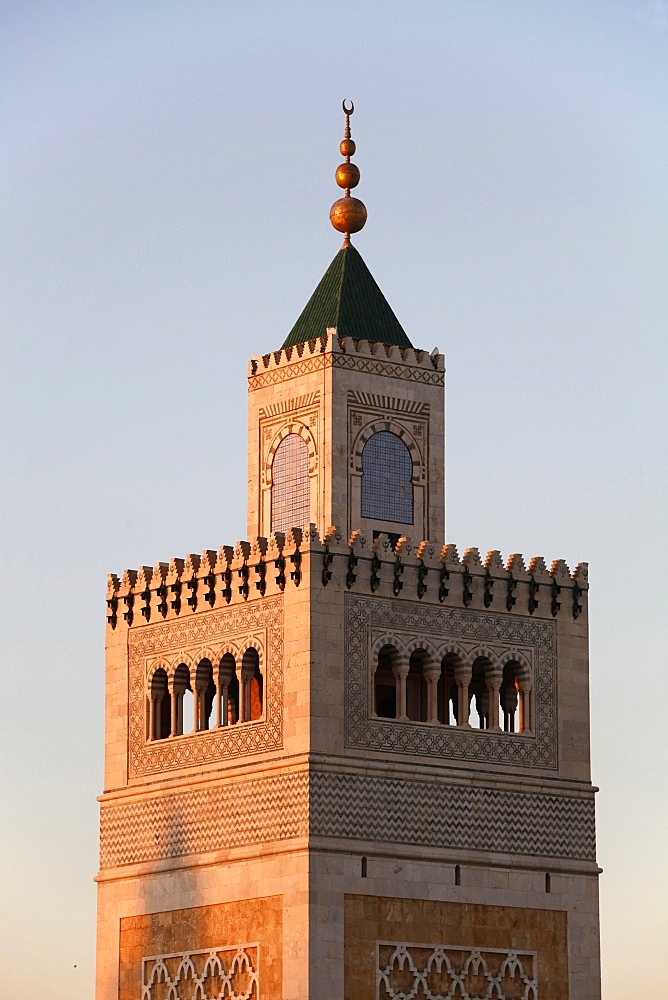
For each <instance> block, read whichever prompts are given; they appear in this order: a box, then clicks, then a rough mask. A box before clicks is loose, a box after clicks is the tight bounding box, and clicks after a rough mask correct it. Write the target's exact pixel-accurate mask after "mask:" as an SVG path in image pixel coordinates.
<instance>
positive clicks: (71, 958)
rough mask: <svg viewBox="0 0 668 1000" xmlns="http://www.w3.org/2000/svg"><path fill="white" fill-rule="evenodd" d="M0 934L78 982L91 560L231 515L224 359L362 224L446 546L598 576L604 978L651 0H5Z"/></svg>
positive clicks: (638, 804)
mask: <svg viewBox="0 0 668 1000" xmlns="http://www.w3.org/2000/svg"><path fill="white" fill-rule="evenodd" d="M0 31H1V34H2V52H3V56H2V60H1V68H0V73H1V77H2V79H1V86H2V93H3V112H2V118H3V120H2V126H1V127H2V156H3V161H4V162H3V170H2V176H3V195H4V199H3V200H4V210H3V216H4V217H3V221H2V258H3V267H2V271H3V273H2V282H3V289H2V331H3V341H4V345H3V355H2V365H1V367H2V401H3V428H4V430H3V471H2V480H1V481H2V488H3V489H2V493H3V496H2V504H3V514H4V516H3V542H2V573H1V574H0V578H1V581H2V592H1V596H0V611H1V615H2V671H3V681H2V690H3V695H4V703H5V708H4V710H3V713H2V715H3V719H4V724H3V729H2V757H3V797H2V802H3V810H2V814H3V816H2V833H1V836H2V849H1V854H0V856H1V858H2V862H1V863H2V876H1V880H2V910H3V913H2V916H3V925H2V941H3V956H4V957H3V969H4V971H3V977H2V980H3V989H5V990H6V991H7V993H6V995H7V996H14V995H17V996H18V995H21V996H23V995H26V996H27V995H28V994H30V995H32V994H33V993H34V994H35V995H38V994H39V996H40V998H41V1000H89V998H90V997H91V996H92V982H93V967H94V929H95V889H94V884H93V881H92V879H93V876H94V875H95V872H96V867H97V835H98V827H97V823H98V820H97V808H98V807H97V803H96V801H95V796H96V795H97V794H98V793H99V792H100V791H101V789H102V726H103V697H104V692H103V653H104V650H103V645H104V619H105V607H104V592H105V584H106V573H107V572H108V571H115V572H119V573H122V571H123V569H124V568H125V567H126V566H130V567H136V566H138V565H141V564H149V565H151V564H153V563H154V562H156V561H157V560H158V559H163V560H167V559H169V558H170V557H172V556H174V555H180V556H183V555H185V554H187V553H188V552H201V551H202V549H204V548H205V547H206V548H217V547H218V546H219V545H220V544H222V543H225V544H230V543H232V544H233V543H234V542H235V541H236V540H237V539H239V538H243V537H244V534H245V484H246V478H245V476H246V473H245V463H246V436H245V421H246V418H245V410H246V380H245V374H246V361H247V359H248V358H249V357H250V355H251V354H252V353H264V352H267V351H270V350H273V349H276V348H277V347H279V346H280V344H281V343H282V341H283V339H284V337H285V336H286V334H287V332H288V331H289V330H290V328H291V327H292V324H293V323H294V321H295V319H296V318H297V316H298V314H299V312H300V311H301V309H302V307H303V305H304V304H305V302H306V300H307V299H308V297H309V295H310V294H311V292H312V290H313V288H314V287H315V285H316V284H317V282H318V280H319V279H320V277H321V275H322V273H323V272H324V271H325V269H326V267H327V265H328V264H329V262H330V260H331V259H332V257H333V256H334V254H335V253H336V251H337V249H338V247H339V245H340V237H339V235H338V234H336V233H335V232H334V231H333V230H332V229H331V227H330V225H329V221H328V212H329V207H330V205H331V203H332V202H333V201H334V199H335V198H336V197H337V196H338V189H337V188H336V185H335V183H334V170H335V168H336V166H337V164H338V162H339V154H338V143H339V140H340V138H341V134H342V128H343V115H342V113H341V110H340V104H341V99H342V98H343V97H346V98H352V99H353V100H354V101H355V105H356V111H355V115H354V118H353V134H354V137H355V139H356V141H357V145H358V152H357V156H356V162H357V164H358V165H359V167H360V169H361V173H362V181H361V184H360V187H359V189H358V191H359V195H360V197H361V198H363V200H364V201H365V202H366V204H367V207H368V211H369V222H368V224H367V226H366V229H365V230H364V231H363V232H362V233H361V234H360V235H359V236H358V237H357V238H356V241H355V242H356V246H357V247H358V249H359V250H360V252H361V253H362V255H363V256H364V258H365V260H366V262H367V264H368V265H369V267H370V269H371V271H372V273H373V274H374V276H375V278H376V280H377V281H378V283H379V284H380V286H381V288H382V289H383V291H384V292H385V294H386V296H387V298H388V300H389V302H390V303H391V305H392V306H393V308H394V310H395V312H396V314H397V316H398V318H399V320H400V322H401V323H402V325H403V326H404V328H405V329H406V331H407V333H408V335H409V336H410V338H411V340H412V341H413V343H415V344H416V345H418V346H420V347H424V348H427V349H429V350H431V349H432V348H433V347H434V346H435V345H438V347H439V348H440V349H441V350H442V351H444V352H445V354H446V358H447V365H448V390H447V427H448V432H447V517H448V538H447V540H448V541H449V542H455V543H456V544H457V545H458V546H459V548H460V551H463V549H465V548H466V547H468V546H470V545H477V546H478V547H479V548H480V549H481V551H483V552H485V551H486V550H487V549H491V548H498V549H501V551H502V553H503V554H504V556H507V555H508V554H509V553H510V552H515V551H517V552H523V553H524V554H525V556H527V557H530V556H532V555H537V554H541V555H543V556H544V557H545V558H546V560H547V561H548V562H549V561H551V560H552V559H554V558H565V559H566V560H567V562H568V563H569V564H570V565H571V566H574V565H575V564H576V563H577V562H578V561H580V560H587V561H589V563H590V582H591V605H590V608H591V610H590V619H591V694H592V761H593V779H594V781H595V783H596V784H598V785H600V786H601V792H600V795H599V796H598V844H599V861H600V864H601V865H602V867H603V868H604V875H603V876H602V879H601V906H602V941H603V977H604V980H603V981H604V997H605V1000H640V998H643V1000H644V998H645V997H647V996H650V995H651V996H657V997H658V996H659V993H660V992H661V989H662V987H661V986H659V993H657V992H656V990H657V978H656V977H657V976H658V975H659V969H660V968H661V958H662V956H663V954H664V953H665V949H666V943H667V940H668V926H667V922H666V911H667V909H668V908H667V907H666V899H667V898H668V885H667V878H666V875H667V865H668V862H667V855H668V851H667V850H666V847H667V845H668V806H667V796H666V786H667V780H666V770H667V765H668V760H667V754H666V748H667V746H668V740H667V739H666V724H665V715H666V711H667V710H668V684H667V680H666V678H667V676H668V671H667V663H666V628H665V625H666V612H665V606H666V594H667V589H666V587H667V584H666V556H667V553H666V528H667V525H666V494H667V489H666V486H667V483H666V471H667V469H666V466H667V463H666V453H667V448H666V444H667V442H666V402H665V399H666V362H667V360H668V359H667V357H666V354H667V352H666V317H667V315H668V309H667V306H668V301H667V300H668V294H667V284H668V283H667V282H666V275H667V273H668V252H667V251H668V241H667V233H668V225H667V223H668V219H667V214H668V212H667V207H666V206H667V204H668V201H667V198H666V195H667V194H668V190H667V188H668V185H667V183H666V177H667V176H668V114H667V108H668V3H667V2H665V0H575V2H573V0H553V2H550V0H440V2H437V0H413V2H412V3H410V4H408V3H406V2H405V0H402V2H395V0H382V2H380V0H378V2H370V0H357V2H355V3H352V2H348V0H339V2H338V3H335V4H329V3H326V2H321V3H318V2H310V3H309V2H302V3H298V2H291V0H285V2H283V3H280V4H279V3H275V2H254V0H246V2H232V0H219V2H205V0H180V2H170V0H160V2H157V0H142V2H129V0H113V2H111V3H105V2H101V0H88V2H84V3H76V2H66V0H62V2H56V0H53V2H48V0H44V2H36V0H15V2H10V0H2V2H0Z"/></svg>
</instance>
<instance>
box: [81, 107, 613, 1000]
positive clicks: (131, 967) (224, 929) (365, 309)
mask: <svg viewBox="0 0 668 1000" xmlns="http://www.w3.org/2000/svg"><path fill="white" fill-rule="evenodd" d="M353 110H354V109H353V106H352V105H350V106H347V105H346V104H345V102H344V112H345V115H346V125H345V136H344V139H343V141H342V143H341V153H342V155H343V157H344V162H343V163H341V165H340V166H339V167H338V168H337V171H336V181H337V183H338V184H339V186H340V187H341V188H343V189H344V191H345V194H344V196H343V197H342V198H340V199H339V200H338V201H336V202H335V204H334V205H333V206H332V209H331V213H330V218H331V221H332V224H333V226H334V227H335V229H337V230H339V231H340V232H342V233H343V234H344V241H343V246H342V247H341V249H340V250H339V252H338V253H337V255H336V257H335V258H334V260H333V261H332V263H331V264H330V266H329V268H328V269H327V271H326V273H325V275H324V276H323V278H322V280H321V282H320V284H319V285H318V287H317V288H316V290H315V291H314V293H313V295H312V296H311V298H310V300H309V302H308V303H307V305H306V307H305V308H304V311H303V312H302V314H301V316H300V317H299V319H298V320H297V322H296V323H295V325H294V327H293V329H292V331H291V332H290V333H289V334H288V335H287V337H286V338H285V341H284V343H283V345H282V347H280V348H279V349H277V350H276V351H274V352H273V353H271V354H265V355H263V356H257V357H254V358H253V359H252V360H251V361H250V363H249V369H248V400H249V404H248V405H249V410H248V413H249V419H248V540H247V541H240V542H237V544H236V545H235V546H227V545H222V546H221V547H220V548H219V549H217V550H214V549H211V550H209V549H207V550H205V551H204V552H203V553H201V554H190V555H187V556H185V557H183V558H174V559H172V560H171V561H170V562H164V563H162V562H159V563H157V564H156V565H155V566H153V567H149V566H142V567H141V568H139V569H138V570H126V571H125V573H124V574H123V575H122V577H121V578H119V577H117V576H115V575H111V576H110V577H109V585H108V592H107V640H106V653H107V656H106V715H105V777H104V793H103V795H102V796H101V797H100V804H101V820H100V871H99V875H98V877H97V882H98V944H97V991H96V1000H186V998H187V1000H214V998H216V1000H223V998H225V1000H227V998H229V1000H241V998H244V1000H331V998H340V1000H344V998H345V1000H405V998H407V997H409V996H410V997H416V998H417V997H420V998H422V997H424V998H428V1000H445V998H446V997H447V998H449V997H453V998H454V997H456V998H457V1000H477V998H480V997H493V998H495V1000H504V998H507V1000H510V998H513V1000H516V998H523V1000H565V998H570V1000H599V998H600V968H599V944H598V939H599V918H598V874H599V869H598V867H597V865H596V855H595V846H596V845H595V827H594V793H595V791H596V789H595V788H594V787H593V786H592V784H591V778H590V765H589V695H588V668H589V663H588V623H587V592H588V583H587V566H586V564H585V563H580V564H579V565H578V566H577V568H576V569H575V570H574V572H572V573H571V572H570V570H569V568H568V567H567V566H566V564H565V563H564V561H563V560H555V561H554V562H552V563H551V565H550V567H549V568H548V566H547V564H546V563H545V562H544V560H543V559H542V558H541V557H534V558H533V559H531V560H527V561H525V560H524V559H523V557H522V556H521V555H519V554H513V555H511V556H510V557H509V558H508V559H507V561H506V562H504V561H503V560H502V558H501V556H500V553H499V552H498V551H492V552H488V553H487V555H486V556H484V557H481V554H480V553H479V552H478V551H477V549H474V548H469V549H466V550H465V551H464V552H463V553H462V554H461V555H460V553H459V552H458V550H457V548H456V547H455V545H453V544H447V543H446V541H445V498H444V497H445V494H444V481H445V469H444V451H445V444H444V377H445V374H444V373H445V366H444V358H443V355H441V354H440V353H438V351H436V350H434V351H432V352H431V353H428V352H427V351H424V350H421V349H419V348H417V347H414V346H413V344H412V342H411V340H409V338H408V336H407V334H406V332H405V331H404V329H403V327H402V326H401V324H400V323H399V321H398V319H397V318H396V316H395V315H394V313H393V311H392V309H391V307H390V306H389V304H388V302H387V300H386V299H385V297H384V295H383V293H382V292H381V291H380V289H379V287H378V285H377V284H376V282H375V280H374V279H373V277H372V275H371V273H370V272H369V270H368V268H367V266H366V264H365V263H364V261H363V260H362V258H361V256H360V254H359V253H358V251H357V250H356V249H355V247H354V246H353V245H352V243H351V241H350V236H351V234H354V233H356V232H358V231H359V230H360V229H361V228H362V227H363V225H364V224H365V222H366V208H365V207H364V205H363V203H362V202H361V201H360V200H359V199H357V198H355V197H352V196H351V190H352V189H354V188H355V187H356V186H357V184H358V182H359V179H360V173H359V169H358V168H357V166H356V165H355V164H354V163H353V162H352V159H351V157H353V156H354V154H355V143H354V141H353V139H352V136H351V129H350V116H351V114H352V112H353Z"/></svg>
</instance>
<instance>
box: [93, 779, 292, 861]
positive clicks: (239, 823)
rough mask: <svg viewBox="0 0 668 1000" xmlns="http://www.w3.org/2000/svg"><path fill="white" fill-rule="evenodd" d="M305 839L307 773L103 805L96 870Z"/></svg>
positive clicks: (237, 782)
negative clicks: (97, 868) (298, 838)
mask: <svg viewBox="0 0 668 1000" xmlns="http://www.w3.org/2000/svg"><path fill="white" fill-rule="evenodd" d="M307 835H308V774H307V772H306V771H296V772H288V773H285V774H280V775H277V776H276V777H272V778H258V779H256V780H252V781H233V782H224V783H221V784H215V785H207V786H205V787H203V788H195V789H190V790H188V791H183V792H173V793H171V794H167V793H164V792H163V793H162V794H161V795H155V796H152V797H150V798H148V799H140V800H132V801H130V802H121V803H118V804H116V803H113V802H111V803H104V804H103V805H102V808H101V811H100V866H101V867H102V868H115V867H116V866H117V865H127V864H134V863H136V862H144V861H157V860H161V859H165V858H177V857H183V856H184V855H188V854H200V853H205V852H207V851H220V850H224V849H226V848H230V847H241V846H246V845H248V844H259V843H269V842H271V841H276V840H287V839H290V838H293V837H306V836H307Z"/></svg>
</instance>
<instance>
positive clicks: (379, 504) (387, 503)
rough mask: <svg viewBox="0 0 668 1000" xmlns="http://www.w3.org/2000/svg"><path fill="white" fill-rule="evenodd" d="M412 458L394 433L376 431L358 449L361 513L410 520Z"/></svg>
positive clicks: (411, 506)
mask: <svg viewBox="0 0 668 1000" xmlns="http://www.w3.org/2000/svg"><path fill="white" fill-rule="evenodd" d="M412 478H413V460H412V458H411V453H410V451H409V450H408V448H407V447H406V445H405V444H404V442H403V441H402V440H401V438H400V437H397V435H396V434H392V432H391V431H378V433H377V434H374V435H372V437H370V438H369V440H368V441H367V442H366V444H365V445H364V449H363V451H362V517H369V518H373V519H374V520H377V521H396V522H398V523H399V524H412V523H413V483H412Z"/></svg>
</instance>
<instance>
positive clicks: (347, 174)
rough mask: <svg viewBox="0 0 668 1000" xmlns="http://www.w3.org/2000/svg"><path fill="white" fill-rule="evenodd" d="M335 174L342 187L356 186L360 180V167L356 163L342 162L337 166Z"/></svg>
mask: <svg viewBox="0 0 668 1000" xmlns="http://www.w3.org/2000/svg"><path fill="white" fill-rule="evenodd" d="M335 176H336V183H337V184H338V185H339V187H340V188H354V187H357V185H358V184H359V182H360V172H359V167H357V166H356V165H355V164H354V163H341V164H340V165H339V166H338V167H337V168H336V174H335Z"/></svg>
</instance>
